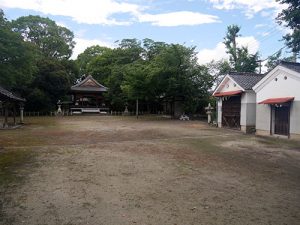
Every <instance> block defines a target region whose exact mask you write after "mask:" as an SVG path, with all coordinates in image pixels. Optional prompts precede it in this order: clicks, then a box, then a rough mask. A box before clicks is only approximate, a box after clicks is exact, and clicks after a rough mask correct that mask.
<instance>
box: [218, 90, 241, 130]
mask: <svg viewBox="0 0 300 225" xmlns="http://www.w3.org/2000/svg"><path fill="white" fill-rule="evenodd" d="M240 120H241V96H240V95H239V96H230V97H228V99H224V100H223V102H222V126H223V127H229V128H235V129H240V128H241V126H240Z"/></svg>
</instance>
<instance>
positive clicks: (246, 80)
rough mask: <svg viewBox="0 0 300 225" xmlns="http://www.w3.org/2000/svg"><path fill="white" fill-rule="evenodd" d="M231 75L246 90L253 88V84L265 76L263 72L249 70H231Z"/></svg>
mask: <svg viewBox="0 0 300 225" xmlns="http://www.w3.org/2000/svg"><path fill="white" fill-rule="evenodd" d="M229 76H230V77H231V78H232V79H233V80H234V81H235V82H237V84H238V85H240V86H241V87H242V88H244V89H245V90H252V88H253V86H254V85H255V84H257V83H258V82H259V81H260V80H261V79H262V78H263V77H264V75H263V74H257V73H248V72H230V73H229Z"/></svg>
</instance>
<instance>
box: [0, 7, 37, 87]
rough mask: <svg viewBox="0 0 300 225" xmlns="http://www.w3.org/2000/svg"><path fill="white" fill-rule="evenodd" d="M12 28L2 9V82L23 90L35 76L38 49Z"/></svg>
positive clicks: (0, 24) (0, 81) (0, 28)
mask: <svg viewBox="0 0 300 225" xmlns="http://www.w3.org/2000/svg"><path fill="white" fill-rule="evenodd" d="M11 29H12V27H11V23H10V22H9V21H7V19H6V18H5V15H4V13H3V11H2V10H1V9H0V40H1V42H0V74H1V76H0V84H1V85H3V86H5V87H7V88H11V89H14V90H17V91H19V92H23V89H24V86H26V85H28V84H29V83H30V82H31V81H32V78H33V74H34V71H35V54H36V49H35V48H34V46H32V45H31V44H30V43H25V42H24V41H23V39H22V37H21V36H20V34H18V33H15V32H13V31H12V30H11Z"/></svg>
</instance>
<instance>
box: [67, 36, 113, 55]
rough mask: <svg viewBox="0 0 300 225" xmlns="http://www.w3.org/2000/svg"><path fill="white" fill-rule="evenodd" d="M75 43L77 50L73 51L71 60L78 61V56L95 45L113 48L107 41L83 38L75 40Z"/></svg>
mask: <svg viewBox="0 0 300 225" xmlns="http://www.w3.org/2000/svg"><path fill="white" fill-rule="evenodd" d="M74 41H75V42H76V45H75V48H74V49H73V54H72V57H71V59H76V58H77V56H78V55H79V54H80V53H82V52H84V50H85V49H86V48H88V47H91V46H93V45H100V46H105V47H109V48H112V47H113V44H111V43H109V42H106V41H101V40H97V39H91V40H89V39H83V38H74Z"/></svg>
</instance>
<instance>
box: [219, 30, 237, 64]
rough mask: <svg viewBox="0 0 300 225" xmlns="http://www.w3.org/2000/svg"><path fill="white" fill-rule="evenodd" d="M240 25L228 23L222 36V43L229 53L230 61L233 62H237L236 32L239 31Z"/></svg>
mask: <svg viewBox="0 0 300 225" xmlns="http://www.w3.org/2000/svg"><path fill="white" fill-rule="evenodd" d="M240 30H241V27H239V26H237V25H230V26H228V27H227V33H226V36H225V38H224V42H223V43H224V44H225V46H226V49H227V53H228V54H229V55H230V61H231V62H233V64H236V63H237V58H238V56H237V42H236V38H237V37H238V36H240V35H239V34H238V33H239V32H240Z"/></svg>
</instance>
